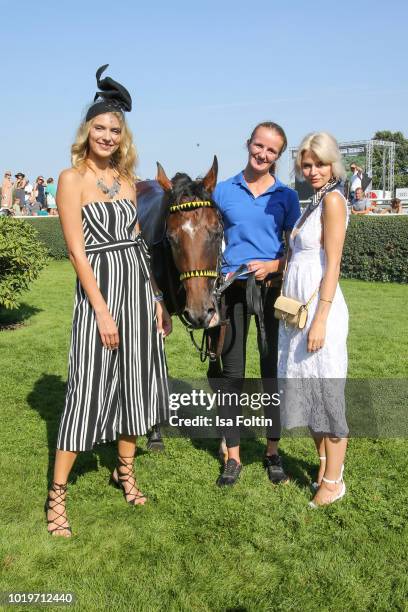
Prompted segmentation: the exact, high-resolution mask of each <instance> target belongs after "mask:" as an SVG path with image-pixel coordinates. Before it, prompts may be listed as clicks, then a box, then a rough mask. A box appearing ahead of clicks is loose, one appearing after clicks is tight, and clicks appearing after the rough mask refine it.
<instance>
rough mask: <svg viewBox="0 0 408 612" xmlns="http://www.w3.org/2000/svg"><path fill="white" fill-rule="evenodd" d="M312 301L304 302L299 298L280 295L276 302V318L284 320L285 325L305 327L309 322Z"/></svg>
mask: <svg viewBox="0 0 408 612" xmlns="http://www.w3.org/2000/svg"><path fill="white" fill-rule="evenodd" d="M313 297H314V295H313ZM312 299H313V298H312ZM311 301H312V300H309V302H308V303H307V304H302V303H301V302H298V300H294V299H293V298H288V297H286V296H284V295H280V296H279V297H278V299H277V300H276V302H275V304H274V308H275V318H276V319H280V320H281V321H283V322H284V323H285V325H291V326H292V327H297V328H298V329H303V328H304V327H305V325H306V323H307V314H308V313H307V310H308V307H309V304H310V302H311Z"/></svg>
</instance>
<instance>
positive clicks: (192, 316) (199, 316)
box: [183, 307, 215, 328]
mask: <svg viewBox="0 0 408 612" xmlns="http://www.w3.org/2000/svg"><path fill="white" fill-rule="evenodd" d="M214 314H215V308H214V307H211V308H207V309H204V310H202V311H201V312H194V311H193V310H192V309H191V308H186V309H185V310H184V311H183V315H184V317H185V319H186V320H187V321H188V323H190V325H191V326H192V327H195V328H200V327H201V328H207V327H208V325H209V324H210V321H211V319H212V318H213V316H214Z"/></svg>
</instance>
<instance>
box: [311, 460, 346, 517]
mask: <svg viewBox="0 0 408 612" xmlns="http://www.w3.org/2000/svg"><path fill="white" fill-rule="evenodd" d="M343 472H344V465H342V466H341V473H340V478H339V479H338V480H329V479H328V478H326V477H325V476H323V478H322V482H327V484H340V483H342V487H341V489H340V492H339V493H337V495H335V496H334V497H332V498H331V500H330V501H329V502H328V503H327V504H316V503H315V502H314V501H311V502H309V507H310V508H314V509H315V508H320V507H321V506H330V505H331V504H334V502H336V501H338V500H339V499H341V498H342V497H344V496H345V494H346V483H345V482H344V481H343ZM316 484H317V483H316ZM317 488H319V487H317Z"/></svg>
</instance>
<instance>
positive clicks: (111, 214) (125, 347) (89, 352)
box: [57, 199, 168, 451]
mask: <svg viewBox="0 0 408 612" xmlns="http://www.w3.org/2000/svg"><path fill="white" fill-rule="evenodd" d="M136 222H137V212H136V208H135V205H134V204H133V203H132V202H131V200H128V199H121V200H115V201H113V202H91V203H90V204H87V205H86V206H84V207H83V209H82V224H83V230H84V239H85V252H86V254H87V257H88V260H89V263H90V264H91V266H92V269H93V272H94V274H95V278H96V282H97V283H98V286H99V288H100V290H101V293H102V295H103V297H104V299H105V301H106V304H107V306H108V309H109V312H110V313H111V315H112V317H113V318H114V320H115V322H116V325H117V327H118V330H119V348H118V349H117V350H115V351H112V350H109V349H105V348H104V346H103V345H102V341H101V337H100V335H99V331H98V327H97V325H96V318H95V312H94V310H93V308H92V306H91V305H90V303H89V301H88V298H87V296H86V294H85V292H84V290H83V288H82V286H81V284H80V282H79V280H77V285H76V296H75V304H74V316H73V324H72V336H71V350H70V356H69V373H68V387H67V395H66V400H65V408H64V412H63V415H62V418H61V424H60V429H59V434H58V441H57V448H58V449H61V450H68V451H84V450H91V449H92V448H93V447H94V445H95V444H97V443H99V442H106V441H108V440H114V439H116V438H117V436H118V434H127V435H143V434H145V433H146V432H147V431H148V430H149V429H151V427H152V426H153V425H155V424H157V423H159V422H161V421H164V420H166V418H167V408H168V390H167V380H166V364H165V357H164V349H163V340H162V337H161V334H159V333H158V332H157V329H156V323H155V305H154V301H153V292H152V288H151V284H150V280H149V255H148V251H147V248H146V245H145V243H144V241H143V239H142V237H141V236H140V234H139V235H137V236H135V235H134V231H135V225H136Z"/></svg>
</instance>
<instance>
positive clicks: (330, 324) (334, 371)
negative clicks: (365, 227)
mask: <svg viewBox="0 0 408 612" xmlns="http://www.w3.org/2000/svg"><path fill="white" fill-rule="evenodd" d="M336 191H338V190H336ZM339 193H340V192H339ZM344 205H345V206H346V201H345V200H344ZM322 210H323V202H320V204H319V205H318V206H317V207H316V209H315V210H314V211H313V212H312V213H311V214H310V215H309V216H308V217H307V218H306V221H305V222H304V223H303V225H301V226H300V228H299V231H298V233H297V234H296V232H293V233H292V234H296V235H295V238H292V237H291V239H290V248H291V252H292V255H291V258H290V261H289V263H288V267H287V270H286V275H285V279H284V285H283V294H284V295H285V296H287V297H291V298H295V299H297V300H299V301H301V302H302V303H303V304H305V303H306V302H307V301H308V300H309V299H310V298H311V296H312V295H313V293H314V291H315V290H316V289H317V288H318V287H319V285H320V282H321V280H322V277H323V275H324V272H325V260H326V256H325V251H324V249H323V248H322V245H321V236H322V221H321V216H322ZM299 221H300V220H299ZM299 221H298V223H299ZM295 230H296V225H295ZM318 300H319V294H318V295H317V296H316V297H315V298H314V300H313V301H312V303H311V304H310V307H309V314H308V320H307V324H306V326H305V328H304V329H303V330H299V329H297V328H293V327H290V326H287V327H285V325H284V324H283V323H282V322H281V323H280V325H279V351H278V378H279V379H280V385H281V386H280V389H281V390H283V391H284V392H283V393H282V396H281V408H282V411H281V412H282V415H281V418H282V426H283V427H286V428H288V429H291V428H293V427H304V426H308V427H310V428H311V429H312V430H313V431H314V432H319V433H325V434H331V435H336V436H340V437H342V436H346V435H347V433H348V428H347V423H346V418H345V402H344V384H345V378H346V375H347V345H346V341H347V333H348V310H347V305H346V303H345V301H344V297H343V294H342V291H341V289H340V287H339V285H337V289H336V293H335V296H334V298H333V303H332V304H331V307H330V312H329V315H328V318H327V324H326V339H325V343H324V346H323V348H322V349H320V350H318V351H315V352H313V353H308V352H307V336H308V332H309V329H310V326H311V324H312V321H313V317H314V315H315V312H316V308H317V305H318ZM291 379H296V380H291Z"/></svg>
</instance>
